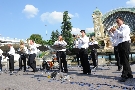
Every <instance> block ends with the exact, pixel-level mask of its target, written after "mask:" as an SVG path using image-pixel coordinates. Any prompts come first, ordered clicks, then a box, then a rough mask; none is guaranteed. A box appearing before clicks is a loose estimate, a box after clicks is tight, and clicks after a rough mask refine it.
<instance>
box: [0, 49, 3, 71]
mask: <svg viewBox="0 0 135 90" xmlns="http://www.w3.org/2000/svg"><path fill="white" fill-rule="evenodd" d="M2 53H3V51H2V50H1V49H0V71H2V64H1V60H2Z"/></svg>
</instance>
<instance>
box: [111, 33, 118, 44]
mask: <svg viewBox="0 0 135 90" xmlns="http://www.w3.org/2000/svg"><path fill="white" fill-rule="evenodd" d="M110 36H111V39H112V40H111V42H112V45H113V46H117V45H118V44H119V37H118V33H117V31H114V33H111V32H110Z"/></svg>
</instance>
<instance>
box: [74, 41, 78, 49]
mask: <svg viewBox="0 0 135 90" xmlns="http://www.w3.org/2000/svg"><path fill="white" fill-rule="evenodd" d="M74 48H78V40H75V41H74Z"/></svg>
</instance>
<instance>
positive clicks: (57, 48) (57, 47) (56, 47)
mask: <svg viewBox="0 0 135 90" xmlns="http://www.w3.org/2000/svg"><path fill="white" fill-rule="evenodd" d="M51 48H53V49H55V50H57V51H59V50H62V49H66V48H65V47H63V46H61V45H54V46H51ZM59 70H60V72H61V59H60V57H59Z"/></svg>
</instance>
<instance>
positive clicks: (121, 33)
mask: <svg viewBox="0 0 135 90" xmlns="http://www.w3.org/2000/svg"><path fill="white" fill-rule="evenodd" d="M116 23H117V25H118V26H119V28H118V29H116V28H115V27H113V28H112V30H110V33H112V34H113V32H114V31H116V32H117V33H118V38H119V44H118V52H119V57H120V62H121V63H122V65H123V71H122V75H121V80H120V82H125V81H126V80H127V79H128V78H133V75H132V71H131V67H130V64H129V52H130V42H129V41H131V39H130V28H129V26H128V25H125V24H124V20H123V18H121V17H118V18H117V19H116Z"/></svg>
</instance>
